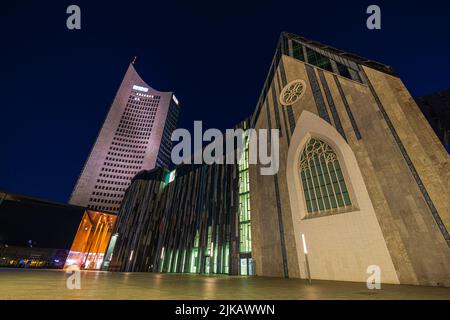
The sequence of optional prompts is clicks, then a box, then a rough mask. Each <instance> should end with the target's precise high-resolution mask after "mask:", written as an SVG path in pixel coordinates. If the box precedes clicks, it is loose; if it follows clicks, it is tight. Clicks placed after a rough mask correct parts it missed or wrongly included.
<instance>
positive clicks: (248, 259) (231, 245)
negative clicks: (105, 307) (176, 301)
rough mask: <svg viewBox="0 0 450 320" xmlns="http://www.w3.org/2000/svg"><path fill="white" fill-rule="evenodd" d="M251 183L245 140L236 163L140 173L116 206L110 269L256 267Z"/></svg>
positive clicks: (239, 270) (237, 270) (231, 270)
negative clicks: (115, 225) (117, 207)
mask: <svg viewBox="0 0 450 320" xmlns="http://www.w3.org/2000/svg"><path fill="white" fill-rule="evenodd" d="M248 125H249V122H248V120H246V121H244V122H242V123H241V124H240V125H239V126H238V127H239V128H242V129H243V130H246V129H247V128H248ZM249 185H250V184H249V174H248V140H245V148H244V150H243V152H242V153H241V158H240V159H237V161H236V162H235V164H230V165H221V164H212V165H207V164H204V165H194V164H192V165H188V164H183V165H180V166H178V167H176V169H175V170H173V171H169V170H166V169H154V170H151V171H144V172H141V173H140V174H138V175H137V176H136V177H135V178H134V179H133V182H132V184H131V186H130V187H129V189H128V190H127V193H126V196H125V198H124V202H123V205H122V207H121V210H120V212H119V218H118V223H117V227H116V230H115V233H116V234H117V239H116V240H115V246H114V250H113V252H114V253H113V254H112V260H111V261H110V263H109V270H113V271H141V272H142V271H147V272H182V273H201V274H236V275H237V274H242V275H251V274H253V273H254V267H253V260H252V249H251V248H252V245H251V214H250V192H249Z"/></svg>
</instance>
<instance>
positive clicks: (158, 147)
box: [69, 63, 179, 212]
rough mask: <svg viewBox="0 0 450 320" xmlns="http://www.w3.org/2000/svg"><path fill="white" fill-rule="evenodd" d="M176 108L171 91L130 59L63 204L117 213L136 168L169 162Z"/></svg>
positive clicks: (151, 166) (176, 117)
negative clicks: (142, 74) (148, 79)
mask: <svg viewBox="0 0 450 320" xmlns="http://www.w3.org/2000/svg"><path fill="white" fill-rule="evenodd" d="M178 113H179V103H178V100H177V98H176V97H175V95H174V93H173V92H160V91H157V90H155V89H153V88H151V87H150V86H149V85H148V84H146V83H145V82H144V81H143V80H142V79H141V77H140V76H139V75H138V73H137V72H136V70H135V68H134V66H133V63H131V64H130V66H129V67H128V70H127V72H126V74H125V77H124V78H123V80H122V83H121V85H120V87H119V90H118V91H117V93H116V96H115V98H114V101H113V103H112V105H111V108H110V110H109V112H108V115H107V116H106V120H105V122H104V123H103V126H102V128H101V130H100V133H99V135H98V137H97V140H96V141H95V144H94V146H93V148H92V150H91V153H90V155H89V157H88V159H87V161H86V163H85V165H84V168H83V170H82V172H81V175H80V177H79V178H78V181H77V184H76V185H75V188H74V190H73V192H72V195H71V197H70V200H69V203H71V204H76V205H81V206H87V207H90V208H93V209H97V210H104V211H109V212H117V211H118V209H119V206H120V203H121V201H122V198H123V196H124V193H125V190H126V188H127V187H128V185H129V184H130V182H131V179H132V178H133V177H134V175H135V174H136V173H137V172H139V171H141V170H142V169H152V168H154V167H167V166H168V165H169V164H170V153H171V147H172V145H171V140H170V136H171V134H172V131H173V130H174V129H175V127H176V125H177V121H178Z"/></svg>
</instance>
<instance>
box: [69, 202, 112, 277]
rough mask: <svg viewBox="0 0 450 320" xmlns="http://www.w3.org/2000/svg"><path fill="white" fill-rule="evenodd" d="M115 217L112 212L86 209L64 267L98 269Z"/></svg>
mask: <svg viewBox="0 0 450 320" xmlns="http://www.w3.org/2000/svg"><path fill="white" fill-rule="evenodd" d="M116 219H117V216H116V215H114V214H108V213H104V212H99V211H93V210H86V211H85V213H84V215H83V219H82V220H81V223H80V226H79V227H78V231H77V234H76V235H75V239H74V240H73V243H72V247H71V248H70V252H69V255H68V257H67V260H66V264H65V266H64V268H69V267H79V268H80V269H93V270H98V269H100V268H101V266H102V263H103V258H104V256H105V252H106V250H107V248H108V243H109V240H110V239H111V235H112V232H113V230H114V226H115V224H116Z"/></svg>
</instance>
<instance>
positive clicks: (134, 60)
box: [131, 56, 137, 64]
mask: <svg viewBox="0 0 450 320" xmlns="http://www.w3.org/2000/svg"><path fill="white" fill-rule="evenodd" d="M136 59H137V56H134V57H133V61H131V64H134V63H135V62H136Z"/></svg>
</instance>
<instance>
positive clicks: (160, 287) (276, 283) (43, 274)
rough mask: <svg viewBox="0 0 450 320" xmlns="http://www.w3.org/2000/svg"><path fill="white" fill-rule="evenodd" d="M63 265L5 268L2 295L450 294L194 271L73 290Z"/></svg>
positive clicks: (89, 278)
mask: <svg viewBox="0 0 450 320" xmlns="http://www.w3.org/2000/svg"><path fill="white" fill-rule="evenodd" d="M68 277H69V274H66V273H65V272H64V271H62V270H30V269H28V270H24V269H3V268H0V299H2V300H7V299H27V300H28V299H50V300H54V299H56V300H66V299H196V300H197V299H198V300H203V299H223V300H229V299H238V300H240V299H286V300H287V299H289V300H290V299H389V300H392V299H445V300H450V288H442V287H423V286H406V285H385V284H383V285H382V287H381V290H369V289H367V287H366V284H365V283H356V282H336V281H317V280H316V281H314V280H313V282H312V284H311V285H309V284H308V282H307V281H305V280H300V279H283V278H267V277H242V276H225V275H217V276H204V275H192V274H159V273H112V272H103V271H81V289H80V290H68V289H67V286H66V281H67V278H68Z"/></svg>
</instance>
